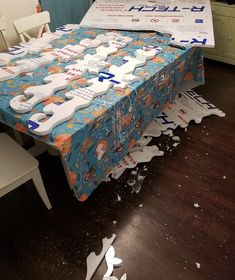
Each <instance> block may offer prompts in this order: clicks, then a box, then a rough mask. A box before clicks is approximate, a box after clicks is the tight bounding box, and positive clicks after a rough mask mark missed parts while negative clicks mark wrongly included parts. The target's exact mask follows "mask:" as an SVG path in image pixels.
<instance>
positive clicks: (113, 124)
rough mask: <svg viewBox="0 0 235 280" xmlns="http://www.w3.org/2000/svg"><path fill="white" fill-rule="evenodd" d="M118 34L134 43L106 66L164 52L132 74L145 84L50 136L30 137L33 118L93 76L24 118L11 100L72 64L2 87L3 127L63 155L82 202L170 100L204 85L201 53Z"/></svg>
mask: <svg viewBox="0 0 235 280" xmlns="http://www.w3.org/2000/svg"><path fill="white" fill-rule="evenodd" d="M105 32H107V30H101V29H87V28H80V29H78V30H75V31H73V32H72V33H70V34H66V35H64V36H63V37H62V38H60V39H57V40H55V41H54V42H53V47H58V48H62V47H63V46H64V45H66V44H77V43H78V42H79V41H80V40H81V39H84V38H94V37H96V36H97V35H98V34H102V33H105ZM119 32H120V33H121V34H122V35H124V36H129V37H131V38H132V39H133V41H132V42H131V43H129V44H128V45H127V46H126V47H125V48H123V49H120V50H119V51H118V53H116V54H114V55H111V56H109V58H108V62H109V63H111V64H114V65H117V66H119V65H121V64H122V63H123V57H124V56H126V55H127V54H129V55H134V52H135V51H136V50H137V49H139V48H142V47H143V46H146V45H154V46H155V45H158V46H160V47H162V49H163V52H162V53H160V54H159V55H157V56H156V57H155V58H154V59H152V60H149V61H148V62H147V64H146V65H145V66H144V67H139V68H137V69H136V71H135V73H134V74H135V75H137V76H138V77H140V78H141V79H140V80H139V81H137V82H135V83H133V84H132V85H131V86H130V87H128V88H127V89H125V90H123V91H117V90H116V91H114V90H112V89H111V90H110V91H109V92H108V93H107V94H105V95H103V96H101V97H98V98H95V99H94V101H93V102H92V104H91V105H90V106H89V107H87V108H84V109H81V110H78V111H77V112H76V113H75V114H74V116H73V117H72V118H71V119H70V120H68V121H67V122H65V123H63V124H61V125H59V126H58V127H56V128H54V129H53V130H52V131H51V132H50V134H49V135H46V136H37V135H35V134H32V133H31V132H30V131H29V130H28V128H27V121H28V119H29V117H30V116H31V115H32V114H34V113H35V112H42V108H43V107H44V106H45V105H46V104H50V103H56V104H61V103H63V102H64V100H65V92H67V91H70V90H72V89H76V88H78V87H79V85H82V84H83V85H84V83H85V82H86V80H87V79H89V78H90V77H91V75H90V74H85V75H84V77H82V78H80V79H77V80H74V81H72V82H71V83H70V85H69V86H68V87H67V88H66V90H61V91H58V92H56V93H55V94H54V95H53V96H52V97H50V98H49V99H48V100H46V101H44V102H42V103H40V104H38V105H36V106H35V108H34V109H33V110H32V111H31V112H30V113H26V114H17V113H16V112H14V111H13V110H12V109H11V108H10V107H9V102H10V99H11V98H12V97H14V96H16V95H18V94H22V93H23V91H24V90H25V89H26V88H28V87H29V86H32V85H39V84H42V83H43V78H44V77H45V76H47V75H48V73H51V74H52V73H59V72H63V70H64V67H65V66H66V65H69V64H71V63H72V62H63V61H62V62H58V61H54V62H52V63H51V64H48V65H45V66H41V67H39V68H37V69H36V70H35V71H33V73H25V74H22V75H21V76H19V77H16V78H14V79H12V80H8V81H5V82H1V83H0V121H1V122H3V123H5V124H7V125H9V126H11V127H13V128H15V129H17V130H19V131H22V132H24V133H27V134H29V135H31V136H32V137H34V138H36V139H39V140H40V141H43V142H44V143H47V144H48V145H52V146H53V147H55V148H56V149H58V150H59V151H60V153H61V156H62V157H63V160H64V162H65V167H66V169H67V171H68V175H69V184H70V187H71V189H72V190H73V191H74V193H75V194H76V197H77V199H78V200H79V201H85V200H86V199H87V198H88V196H89V195H90V194H91V193H92V192H93V191H94V190H95V189H96V188H97V186H98V185H99V184H100V183H101V182H102V181H104V180H105V178H106V177H107V175H108V174H109V173H110V171H111V170H112V168H113V167H114V165H115V164H116V163H117V162H119V161H120V160H121V159H122V158H123V157H124V156H125V155H126V154H127V152H128V149H129V148H131V147H133V145H135V143H136V141H137V140H138V139H139V138H140V137H141V135H142V133H143V131H144V129H145V128H146V127H147V125H148V124H149V123H150V121H151V120H152V119H153V118H155V117H156V116H157V115H158V113H159V112H160V111H161V109H162V107H163V105H164V103H165V102H166V100H171V99H173V98H174V96H175V95H176V94H177V93H178V92H179V91H180V90H181V88H182V87H183V86H184V82H190V81H194V82H195V83H197V84H202V83H203V82H204V68H203V57H202V52H201V49H199V48H191V47H187V48H186V49H185V50H182V49H179V48H174V47H170V46H169V40H170V38H169V37H167V36H164V35H163V34H157V33H149V32H127V31H119ZM86 53H91V54H92V53H94V50H92V49H89V50H86ZM27 57H31V56H30V55H28V56H27ZM11 63H14V62H11ZM184 89H185V88H184Z"/></svg>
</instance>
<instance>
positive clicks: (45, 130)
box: [28, 88, 94, 135]
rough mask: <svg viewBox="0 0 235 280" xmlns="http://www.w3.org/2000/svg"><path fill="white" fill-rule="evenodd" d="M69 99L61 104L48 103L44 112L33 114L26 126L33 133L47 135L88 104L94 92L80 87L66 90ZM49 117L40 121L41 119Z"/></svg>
mask: <svg viewBox="0 0 235 280" xmlns="http://www.w3.org/2000/svg"><path fill="white" fill-rule="evenodd" d="M65 96H66V98H67V99H69V101H66V102H64V103H63V104H61V105H57V104H53V103H52V104H49V105H47V106H45V107H44V109H43V112H44V113H37V114H34V115H33V116H32V117H31V118H30V120H29V122H28V127H29V129H31V130H32V132H33V133H34V134H37V135H47V134H49V133H50V131H51V130H52V129H53V128H54V127H56V126H58V125H59V124H61V123H63V122H65V121H67V120H69V119H70V118H71V117H72V116H73V115H74V113H75V112H76V110H78V109H81V108H85V107H87V106H89V105H90V104H91V102H92V100H93V98H94V93H93V92H91V91H90V90H88V89H86V88H85V89H84V90H82V89H80V90H76V91H74V92H67V93H66V94H65ZM47 115H49V116H50V117H49V118H48V119H47V120H46V121H43V122H41V120H42V119H45V118H47Z"/></svg>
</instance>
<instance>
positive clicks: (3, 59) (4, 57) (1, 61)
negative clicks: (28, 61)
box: [0, 47, 28, 66]
mask: <svg viewBox="0 0 235 280" xmlns="http://www.w3.org/2000/svg"><path fill="white" fill-rule="evenodd" d="M18 50H21V51H20V52H18V53H16V54H14V53H13V52H12V53H11V52H10V53H0V66H4V65H7V64H8V63H9V62H10V61H11V60H12V59H15V58H19V57H22V56H25V55H26V54H27V53H28V50H27V49H25V48H20V47H19V48H18Z"/></svg>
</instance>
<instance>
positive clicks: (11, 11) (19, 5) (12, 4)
mask: <svg viewBox="0 0 235 280" xmlns="http://www.w3.org/2000/svg"><path fill="white" fill-rule="evenodd" d="M36 3H37V0H0V15H3V16H5V17H6V18H7V31H6V38H7V40H8V41H9V43H10V44H11V45H15V44H17V43H18V42H19V39H18V36H17V33H16V31H15V29H14V26H13V21H14V20H16V19H19V18H22V17H25V16H28V15H32V14H34V13H35V12H36ZM1 47H2V46H1V45H0V48H1Z"/></svg>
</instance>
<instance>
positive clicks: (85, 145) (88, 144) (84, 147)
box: [80, 137, 93, 153]
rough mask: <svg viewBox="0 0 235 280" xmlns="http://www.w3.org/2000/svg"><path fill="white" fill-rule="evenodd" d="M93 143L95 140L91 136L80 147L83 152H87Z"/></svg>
mask: <svg viewBox="0 0 235 280" xmlns="http://www.w3.org/2000/svg"><path fill="white" fill-rule="evenodd" d="M92 145H93V140H92V138H91V137H87V138H86V139H85V140H84V142H83V143H82V146H81V148H80V151H81V153H85V151H87V150H88V149H89V148H90V147H91V146H92Z"/></svg>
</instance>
